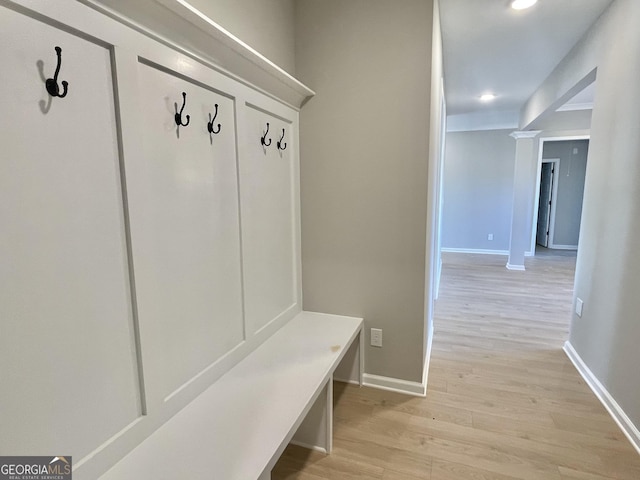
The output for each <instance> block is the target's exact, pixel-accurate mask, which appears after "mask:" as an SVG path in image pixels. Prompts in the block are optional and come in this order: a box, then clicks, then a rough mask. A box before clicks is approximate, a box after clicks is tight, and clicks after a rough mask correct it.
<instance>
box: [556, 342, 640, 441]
mask: <svg viewBox="0 0 640 480" xmlns="http://www.w3.org/2000/svg"><path fill="white" fill-rule="evenodd" d="M564 352H565V353H566V354H567V357H569V360H571V363H573V365H574V366H575V367H576V370H578V373H580V375H582V378H584V381H585V382H587V385H589V387H590V388H591V390H592V391H593V393H595V395H596V397H598V400H600V402H601V403H602V405H603V406H604V408H606V409H607V412H609V415H611V418H613V420H614V421H615V422H616V423H617V424H618V427H620V430H622V433H624V434H625V436H626V437H627V438H628V439H629V441H630V442H631V445H633V447H634V448H635V449H636V450H637V451H638V453H639V454H640V430H638V428H637V427H636V426H635V425H634V424H633V422H632V421H631V419H630V418H629V417H628V416H627V414H626V413H624V410H622V407H620V405H618V402H616V401H615V399H614V398H613V397H612V396H611V394H610V393H609V392H608V391H607V389H606V388H605V386H604V385H602V384H601V383H600V381H599V380H598V379H597V377H596V376H595V375H594V374H593V372H592V371H591V370H590V369H589V367H587V364H586V363H584V361H583V360H582V358H581V357H580V355H579V354H578V352H576V350H575V349H574V348H573V345H571V343H570V342H568V341H567V342H565V344H564Z"/></svg>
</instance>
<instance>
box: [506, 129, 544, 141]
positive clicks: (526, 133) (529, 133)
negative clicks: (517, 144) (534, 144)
mask: <svg viewBox="0 0 640 480" xmlns="http://www.w3.org/2000/svg"><path fill="white" fill-rule="evenodd" d="M541 133H542V130H516V131H515V132H511V133H510V134H509V136H511V137H513V138H515V139H516V140H520V139H522V138H534V137H537V136H538V135H540V134H541Z"/></svg>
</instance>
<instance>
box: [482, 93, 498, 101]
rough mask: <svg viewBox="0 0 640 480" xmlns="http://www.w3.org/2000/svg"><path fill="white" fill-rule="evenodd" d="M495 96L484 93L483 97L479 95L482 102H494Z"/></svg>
mask: <svg viewBox="0 0 640 480" xmlns="http://www.w3.org/2000/svg"><path fill="white" fill-rule="evenodd" d="M495 98H496V96H495V95H494V94H493V93H485V94H484V95H480V100H481V101H483V102H490V101H491V100H494V99H495Z"/></svg>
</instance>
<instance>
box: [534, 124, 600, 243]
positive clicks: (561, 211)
mask: <svg viewBox="0 0 640 480" xmlns="http://www.w3.org/2000/svg"><path fill="white" fill-rule="evenodd" d="M588 149H589V136H588V135H584V136H575V137H549V138H541V139H540V152H539V156H538V175H537V188H536V190H535V191H536V199H535V203H534V205H535V212H534V216H533V225H532V228H531V252H532V254H533V255H535V252H536V246H537V245H539V246H540V247H542V248H548V249H553V250H577V249H578V239H579V233H580V220H581V218H582V201H583V195H584V180H585V174H586V162H587V157H588ZM540 247H538V249H539V248H540Z"/></svg>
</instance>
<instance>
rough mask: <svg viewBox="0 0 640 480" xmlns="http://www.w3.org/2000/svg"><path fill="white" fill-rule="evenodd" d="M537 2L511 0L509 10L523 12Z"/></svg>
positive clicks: (531, 0) (535, 0) (533, 0)
mask: <svg viewBox="0 0 640 480" xmlns="http://www.w3.org/2000/svg"><path fill="white" fill-rule="evenodd" d="M536 3H538V0H513V2H511V8H513V9H514V10H524V9H525V8H529V7H533V6H534V5H535V4H536Z"/></svg>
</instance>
